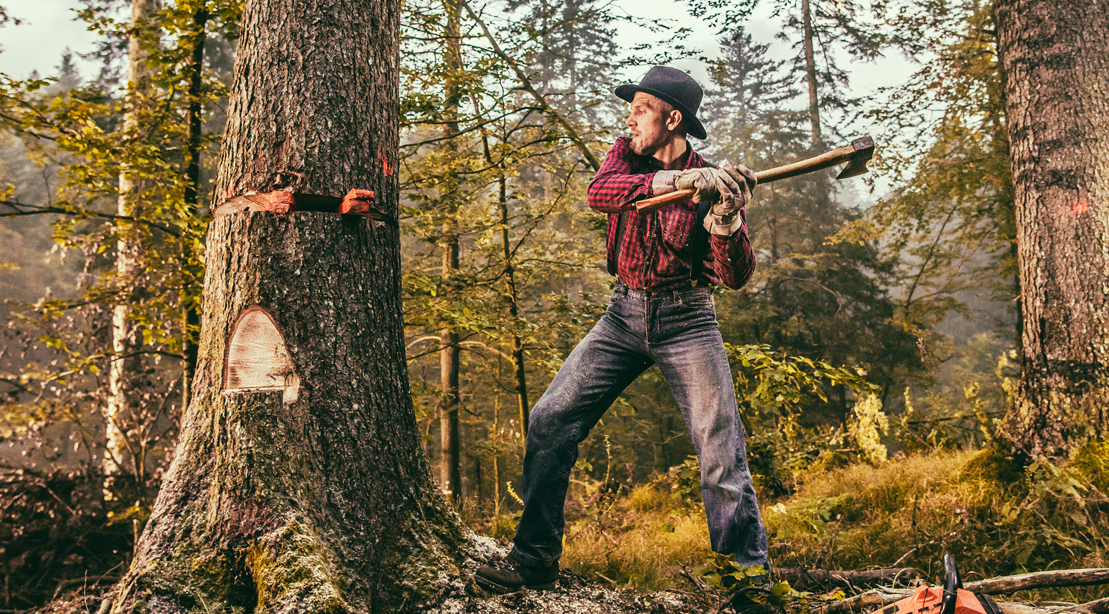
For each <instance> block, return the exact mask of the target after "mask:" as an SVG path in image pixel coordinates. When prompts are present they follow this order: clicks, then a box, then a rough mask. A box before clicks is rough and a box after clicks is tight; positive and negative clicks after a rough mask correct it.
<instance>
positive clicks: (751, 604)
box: [732, 583, 782, 614]
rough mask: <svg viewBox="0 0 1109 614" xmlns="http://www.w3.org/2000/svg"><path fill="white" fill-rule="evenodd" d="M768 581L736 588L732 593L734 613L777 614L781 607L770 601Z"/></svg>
mask: <svg viewBox="0 0 1109 614" xmlns="http://www.w3.org/2000/svg"><path fill="white" fill-rule="evenodd" d="M770 586H771V584H770V583H762V584H754V585H752V586H745V587H743V588H740V589H738V590H736V592H735V594H734V595H732V611H733V612H735V614H778V613H779V612H781V611H782V608H781V607H780V606H777V605H773V604H772V603H771V596H770Z"/></svg>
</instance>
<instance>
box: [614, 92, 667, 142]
mask: <svg viewBox="0 0 1109 614" xmlns="http://www.w3.org/2000/svg"><path fill="white" fill-rule="evenodd" d="M665 106H668V105H666V104H665V103H664V102H663V101H661V100H659V99H658V98H656V97H654V96H652V95H650V94H648V93H646V92H636V93H635V98H633V99H632V102H631V108H630V109H629V111H628V119H627V121H625V122H624V123H625V124H627V126H628V128H629V129H630V131H631V137H632V143H631V145H632V151H634V152H635V153H637V154H639V155H641V156H649V155H651V154H653V153H655V152H656V151H658V150H659V149H660V148H661V147H662V146H663V145H665V144H666V143H668V142H669V141H670V138H671V136H672V135H673V134H674V129H675V128H677V124H678V122H676V121H671V122H670V123H671V124H673V125H672V126H668V125H667V121H668V120H671V119H672V118H671V116H670V113H668V112H666V111H664V110H663V109H664V107H665Z"/></svg>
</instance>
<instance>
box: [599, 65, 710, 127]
mask: <svg viewBox="0 0 1109 614" xmlns="http://www.w3.org/2000/svg"><path fill="white" fill-rule="evenodd" d="M636 92H646V93H648V94H650V95H652V96H657V97H658V98H660V99H662V100H665V101H666V102H669V103H670V104H672V105H674V108H675V109H677V110H679V111H681V112H682V119H684V120H685V125H686V127H688V128H689V135H690V136H695V137H697V138H699V139H703V138H705V137H706V136H708V135H707V133H706V132H705V127H704V126H703V125H701V120H699V119H697V109H698V108H700V106H701V98H703V97H704V95H705V91H704V90H702V89H701V86H700V85H697V82H696V81H694V80H693V77H690V76H689V75H687V74H685V73H684V72H682V71H680V70H678V69H677V68H668V67H666V66H655V67H654V68H652V69H651V70H649V71H647V74H646V75H645V76H644V77H643V80H642V81H640V82H639V85H632V84H631V83H627V84H624V85H621V86H620V87H618V88H616V95H617V96H619V97H620V98H622V99H624V100H627V101H628V102H631V101H632V99H634V98H635V93H636Z"/></svg>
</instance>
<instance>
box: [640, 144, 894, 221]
mask: <svg viewBox="0 0 1109 614" xmlns="http://www.w3.org/2000/svg"><path fill="white" fill-rule="evenodd" d="M873 156H874V141H873V140H871V138H870V137H869V136H863V137H859V138H857V139H855V140H853V141H851V143H850V144H848V145H844V146H843V147H840V148H838V149H833V150H832V151H829V152H825V153H822V154H820V155H819V156H813V157H812V158H808V159H806V160H801V161H799V162H793V163H792V164H786V165H784V166H778V167H776V168H772V169H769V170H765V171H759V172H757V173H755V177H756V178H757V179H758V180H759V183H760V184H763V183H771V182H774V181H778V180H780V179H789V178H790V177H796V176H798V175H804V174H807V173H813V172H816V171H819V170H823V169H826V168H831V167H833V166H836V165H837V164H843V163H844V162H846V163H847V166H845V167H844V168H843V170H842V171H840V174H839V175H836V179H848V178H850V177H858V176H859V175H862V174H864V173H866V172H867V170H868V169H867V168H866V163H867V162H869V161H870V158H871V157H873ZM694 192H695V190H678V191H676V192H671V193H669V194H663V195H662V196H655V197H654V198H645V199H643V200H640V201H638V202H636V203H635V209H636V211H639V212H640V213H650V212H652V211H655V210H657V209H661V208H662V207H665V206H666V205H669V204H671V203H676V202H679V201H683V200H687V199H689V198H691V197H692V196H693V193H694Z"/></svg>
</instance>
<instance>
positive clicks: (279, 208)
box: [212, 189, 397, 226]
mask: <svg viewBox="0 0 1109 614" xmlns="http://www.w3.org/2000/svg"><path fill="white" fill-rule="evenodd" d="M374 199H375V194H374V191H373V190H359V189H353V190H351V191H349V192H347V194H346V196H344V197H342V198H339V197H337V196H325V195H321V194H300V193H294V192H292V191H290V190H274V191H273V192H265V193H261V194H258V193H254V192H248V193H246V194H243V195H241V196H236V197H235V198H232V199H231V200H228V201H225V202H223V203H221V204H220V205H219V206H218V207H216V209H215V210H214V211H212V217H213V218H214V219H218V218H221V217H223V216H225V215H232V214H234V213H242V212H244V211H264V212H266V213H292V212H294V211H318V212H320V213H349V214H354V215H361V216H362V217H365V218H369V219H371V220H374V221H377V222H383V223H386V224H389V225H390V226H396V225H397V221H396V220H395V219H393V218H392V217H389V216H387V215H385V214H384V213H382V212H380V211H378V210H377V209H376V208H374Z"/></svg>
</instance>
